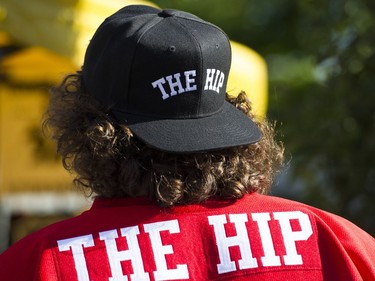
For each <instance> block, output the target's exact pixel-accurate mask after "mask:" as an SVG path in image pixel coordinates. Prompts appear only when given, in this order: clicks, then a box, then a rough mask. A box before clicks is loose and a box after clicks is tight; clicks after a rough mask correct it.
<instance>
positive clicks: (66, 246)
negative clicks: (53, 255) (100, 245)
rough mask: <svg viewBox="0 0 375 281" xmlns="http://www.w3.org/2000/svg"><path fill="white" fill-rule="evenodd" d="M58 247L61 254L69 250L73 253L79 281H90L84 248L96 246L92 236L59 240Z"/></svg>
mask: <svg viewBox="0 0 375 281" xmlns="http://www.w3.org/2000/svg"><path fill="white" fill-rule="evenodd" d="M57 245H58V247H59V251H60V252H64V251H69V250H71V251H72V255H73V260H74V265H75V267H76V271H77V278H78V281H90V279H89V273H88V270H87V265H86V259H85V255H84V252H83V247H85V248H86V247H93V246H94V239H93V237H92V235H91V234H90V235H83V236H78V237H74V238H69V239H63V240H59V241H57Z"/></svg>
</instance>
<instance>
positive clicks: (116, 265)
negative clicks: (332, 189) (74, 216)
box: [57, 211, 318, 281]
mask: <svg viewBox="0 0 375 281" xmlns="http://www.w3.org/2000/svg"><path fill="white" fill-rule="evenodd" d="M206 223H207V226H208V229H212V232H211V231H208V230H207V229H206V230H204V231H203V229H202V230H197V229H194V227H196V226H195V225H192V230H191V231H192V232H195V233H199V234H197V235H201V233H203V234H204V235H211V236H212V237H211V238H209V239H210V240H211V239H212V241H213V244H210V245H206V244H202V245H199V244H198V245H197V247H198V248H197V249H191V248H189V247H184V245H185V244H184V243H185V242H184V241H183V240H181V237H191V236H189V234H186V233H185V234H184V235H182V236H181V235H179V234H180V233H181V230H180V222H179V220H177V219H174V220H167V221H158V222H152V223H147V224H143V225H142V224H140V225H136V226H129V227H125V228H119V229H111V230H107V231H102V232H99V233H95V234H89V235H83V236H77V237H73V238H69V239H63V240H58V241H57V245H58V250H59V251H60V252H65V251H71V254H72V258H73V262H74V265H75V271H76V273H77V279H78V281H98V280H94V279H90V272H89V269H88V267H87V263H88V262H90V263H91V262H93V261H92V260H91V259H93V258H94V259H95V256H93V255H91V256H90V259H89V260H88V261H87V260H86V257H85V251H90V252H93V251H95V250H96V248H95V247H96V246H97V245H96V243H98V241H97V240H96V239H98V240H102V241H103V242H104V245H105V250H103V251H104V255H106V258H107V260H108V264H109V269H110V273H109V276H107V277H106V279H105V280H108V281H132V280H143V281H148V280H150V279H152V278H151V277H153V279H154V280H160V281H161V280H186V279H189V278H191V277H192V273H191V272H189V260H181V259H182V258H181V257H182V256H181V255H180V252H181V251H183V252H184V255H183V256H186V251H192V252H194V251H204V252H206V253H210V255H209V256H208V257H209V259H208V260H207V261H205V262H215V263H214V264H212V265H211V266H208V267H209V268H216V270H217V272H216V274H225V273H230V272H235V271H238V270H246V269H252V268H260V267H271V266H272V267H281V266H295V265H302V264H304V256H303V254H302V253H305V252H303V251H302V249H303V246H304V245H305V244H304V243H303V242H305V243H306V242H307V241H308V240H309V239H310V238H311V236H312V235H313V228H312V224H311V221H310V217H309V216H308V215H307V214H305V213H303V212H301V211H291V212H273V213H271V212H263V213H251V214H246V213H240V214H229V215H228V214H220V215H211V216H207V221H206ZM185 227H186V226H185ZM228 227H230V229H231V232H228ZM201 231H202V232H201ZM250 232H251V233H252V235H250ZM233 233H234V234H233ZM253 234H255V235H253ZM93 237H98V238H95V239H93ZM166 238H168V239H167V240H164V239H166ZM196 238H198V239H199V237H196ZM140 239H142V243H140V241H139V240H140ZM121 240H123V241H121ZM166 241H169V242H166ZM95 242H96V243H95ZM120 242H126V243H121V244H124V245H125V244H126V245H127V248H126V249H121V250H119V248H118V245H119V243H120ZM188 242H190V241H186V244H188ZM182 245H183V246H182ZM212 245H215V246H212ZM309 245H310V246H311V244H309ZM93 247H94V248H93ZM205 247H213V248H210V249H206V250H205V249H204V248H205ZM233 247H235V248H236V249H238V251H235V252H233V251H232V250H231V249H232V248H233ZM252 247H254V249H253V248H252ZM213 249H214V250H213ZM97 250H98V253H101V252H102V246H98V249H97ZM150 251H152V255H151V257H150V253H151V252H150ZM316 251H318V249H316V250H314V252H316ZM215 252H216V254H215ZM174 256H175V258H174ZM215 256H216V257H215ZM145 257H146V259H145ZM167 257H168V258H167ZM98 258H99V257H98ZM191 258H192V259H194V256H192V257H191ZM102 259H103V254H100V261H101V262H102ZM152 259H153V262H151V264H147V265H146V264H145V260H147V261H148V263H149V262H150V260H152ZM172 260H174V262H173V263H171V264H169V261H172ZM125 261H127V262H128V263H129V264H130V265H131V268H132V270H131V271H130V272H124V270H125V269H124V267H123V265H122V263H123V262H125ZM176 261H178V262H176ZM216 261H217V263H216ZM96 263H97V261H96V262H94V263H93V264H96ZM194 264H195V265H196V264H197V261H195V263H194Z"/></svg>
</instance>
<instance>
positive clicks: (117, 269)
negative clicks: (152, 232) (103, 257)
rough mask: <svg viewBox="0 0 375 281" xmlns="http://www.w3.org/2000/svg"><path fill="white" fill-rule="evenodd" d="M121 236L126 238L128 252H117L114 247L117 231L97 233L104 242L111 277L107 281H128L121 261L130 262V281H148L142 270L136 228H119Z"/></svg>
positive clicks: (115, 246) (137, 230)
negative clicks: (131, 268) (131, 269)
mask: <svg viewBox="0 0 375 281" xmlns="http://www.w3.org/2000/svg"><path fill="white" fill-rule="evenodd" d="M120 231H121V236H122V237H125V238H126V242H127V244H128V250H123V251H119V250H118V249H117V245H116V239H117V238H118V234H117V230H116V229H113V230H108V231H103V232H100V233H99V237H100V240H103V241H104V242H105V246H106V250H107V255H108V260H109V265H110V267H111V274H112V277H110V278H109V281H128V277H127V276H125V275H124V273H123V272H122V268H121V261H125V260H130V261H131V262H132V267H133V271H134V273H133V274H130V279H132V280H144V281H148V280H150V278H149V276H148V274H147V273H146V272H145V270H144V268H143V261H142V256H141V251H140V248H139V244H138V240H137V235H138V234H139V228H138V226H132V227H126V228H121V229H120Z"/></svg>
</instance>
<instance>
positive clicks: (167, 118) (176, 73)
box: [46, 6, 283, 206]
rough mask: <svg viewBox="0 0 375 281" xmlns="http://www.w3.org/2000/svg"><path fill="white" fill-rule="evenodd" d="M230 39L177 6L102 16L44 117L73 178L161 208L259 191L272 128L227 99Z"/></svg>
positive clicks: (277, 160) (269, 173)
mask: <svg viewBox="0 0 375 281" xmlns="http://www.w3.org/2000/svg"><path fill="white" fill-rule="evenodd" d="M230 63H231V51H230V43H229V40H228V37H227V36H226V35H225V33H224V32H223V31H222V30H221V29H219V28H218V27H216V26H214V25H213V24H211V23H208V22H205V21H203V20H202V19H199V18H198V17H196V16H194V15H191V14H188V13H185V12H181V11H176V10H158V9H155V8H151V7H147V6H128V7H125V8H123V9H121V10H120V11H118V12H117V13H115V14H113V15H112V16H110V17H109V18H107V19H106V20H105V21H104V22H103V24H102V25H101V26H100V27H99V28H98V30H97V31H96V33H95V35H94V36H93V38H92V40H91V41H90V44H89V46H88V48H87V52H86V56H85V61H84V65H83V70H82V72H78V73H77V74H73V75H71V76H68V77H67V78H66V79H65V80H64V82H63V83H62V84H61V85H60V87H58V88H56V89H55V90H54V94H53V96H52V99H51V104H50V108H49V111H48V118H47V123H46V124H48V125H49V126H50V127H51V129H52V131H53V137H54V138H55V139H56V141H57V144H58V149H59V152H60V153H61V154H62V156H63V160H64V164H65V167H66V168H67V169H71V170H74V171H75V172H77V174H78V176H77V179H76V182H77V183H79V184H80V185H81V186H85V187H88V188H89V190H90V191H92V192H93V193H95V194H97V195H98V196H102V197H127V196H138V195H146V196H150V197H153V198H155V199H156V200H157V201H158V202H159V203H160V204H162V205H168V206H171V205H174V204H186V203H192V202H201V201H204V200H206V199H208V198H210V197H212V196H215V197H222V198H239V197H241V196H243V194H245V193H246V192H251V191H255V190H258V191H259V192H265V191H266V190H267V189H268V188H269V186H270V184H271V182H272V177H273V175H274V173H275V172H276V171H277V170H278V168H279V166H280V164H281V162H282V150H283V149H282V146H281V145H280V144H278V143H277V142H276V141H275V140H274V133H273V127H272V126H270V125H269V124H268V123H267V122H266V121H263V122H261V123H258V122H256V121H255V119H254V118H253V116H252V114H251V111H250V109H251V107H250V103H249V101H247V100H246V96H245V95H244V94H240V95H239V96H238V98H233V99H229V98H228V97H227V96H226V83H227V78H228V74H229V69H230Z"/></svg>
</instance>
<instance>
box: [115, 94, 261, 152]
mask: <svg viewBox="0 0 375 281" xmlns="http://www.w3.org/2000/svg"><path fill="white" fill-rule="evenodd" d="M113 114H114V115H115V117H116V119H117V121H118V122H119V123H123V124H126V125H127V126H128V127H129V128H130V130H131V131H132V132H133V134H134V135H136V136H137V137H138V138H139V139H141V140H142V141H143V142H145V143H146V144H148V145H149V146H151V147H154V148H156V149H159V150H162V151H168V152H175V153H191V152H204V151H212V150H218V149H223V148H228V147H234V146H240V145H247V144H252V143H255V142H258V141H259V140H260V139H261V133H260V131H259V129H258V127H257V125H256V124H255V123H254V122H253V121H252V120H251V119H250V118H249V117H248V116H246V115H245V114H244V113H243V112H242V111H240V110H238V109H237V108H235V107H234V106H233V105H232V104H230V103H229V102H227V101H225V102H224V104H223V107H222V109H221V110H220V111H219V112H217V113H215V114H213V115H210V116H207V117H201V118H194V119H155V118H154V117H153V118H147V117H144V116H138V115H134V114H128V113H123V112H119V111H114V112H113Z"/></svg>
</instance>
